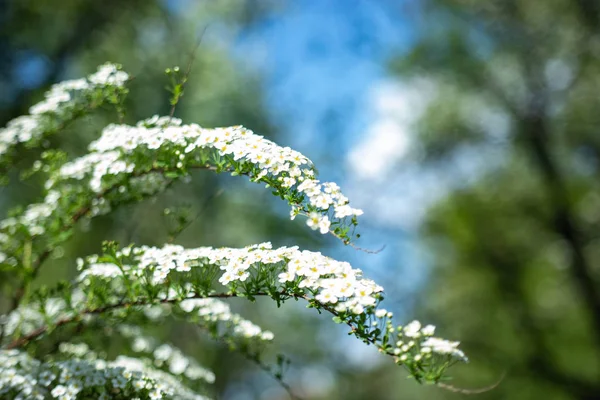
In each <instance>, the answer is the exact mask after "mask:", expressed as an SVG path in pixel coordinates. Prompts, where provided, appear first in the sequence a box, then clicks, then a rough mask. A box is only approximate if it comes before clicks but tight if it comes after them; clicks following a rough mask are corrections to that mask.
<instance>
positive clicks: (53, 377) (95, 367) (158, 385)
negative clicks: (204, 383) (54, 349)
mask: <svg viewBox="0 0 600 400" xmlns="http://www.w3.org/2000/svg"><path fill="white" fill-rule="evenodd" d="M82 356H83V355H82ZM0 396H2V398H15V399H31V400H45V399H48V398H52V399H59V400H71V399H76V398H94V399H99V400H108V399H123V400H125V399H133V398H139V399H150V400H158V399H167V398H169V399H185V400H208V398H207V397H205V396H203V395H201V394H198V393H195V392H193V391H191V390H190V389H189V388H187V387H185V386H184V385H183V384H182V383H181V382H180V381H179V380H177V379H176V378H174V377H173V376H172V375H171V374H168V373H166V372H163V371H161V370H158V369H156V368H155V367H153V366H152V365H150V364H149V363H147V362H144V361H143V360H140V359H136V358H131V357H124V356H119V357H118V358H117V359H116V360H114V361H106V360H104V359H102V358H99V357H98V356H97V355H96V354H95V353H90V352H89V351H88V352H86V354H85V358H81V357H74V356H71V357H69V358H67V359H64V360H61V359H57V360H51V361H45V362H42V361H39V360H36V359H34V358H32V357H30V356H29V355H28V354H27V353H25V352H22V351H19V350H0Z"/></svg>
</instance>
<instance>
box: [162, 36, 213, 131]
mask: <svg viewBox="0 0 600 400" xmlns="http://www.w3.org/2000/svg"><path fill="white" fill-rule="evenodd" d="M207 28H208V25H207V26H205V27H204V29H203V30H202V33H201V34H200V37H199V38H198V40H197V41H196V45H195V46H194V49H193V50H192V53H191V54H190V61H189V62H188V64H187V67H186V70H185V73H184V75H183V80H182V82H181V95H180V96H179V97H181V96H182V95H183V89H184V88H185V84H186V83H187V80H188V78H189V76H190V74H191V72H192V65H193V64H194V61H195V60H196V53H197V51H198V49H199V48H200V44H201V43H202V38H204V33H205V32H206V29H207ZM178 103H179V99H177V101H176V102H175V104H173V105H172V106H171V111H170V112H169V121H171V119H173V116H174V115H175V108H177V104H178Z"/></svg>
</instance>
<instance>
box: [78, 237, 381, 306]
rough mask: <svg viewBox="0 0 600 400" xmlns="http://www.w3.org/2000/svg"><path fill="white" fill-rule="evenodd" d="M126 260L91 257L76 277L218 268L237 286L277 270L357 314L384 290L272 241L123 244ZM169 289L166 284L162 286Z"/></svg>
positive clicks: (343, 267) (158, 276)
mask: <svg viewBox="0 0 600 400" xmlns="http://www.w3.org/2000/svg"><path fill="white" fill-rule="evenodd" d="M117 257H119V258H122V257H123V258H127V257H129V258H130V259H127V260H126V261H124V262H125V264H124V265H115V264H113V263H106V262H98V257H97V256H91V257H89V258H88V259H87V262H80V268H81V269H82V272H81V274H80V276H79V278H78V279H79V281H81V282H83V283H84V284H85V283H86V282H89V281H90V278H92V277H95V278H101V279H110V280H113V279H115V278H119V277H121V278H123V273H124V272H125V273H126V274H127V275H128V276H129V277H130V278H136V279H140V278H141V277H145V276H148V275H149V276H150V277H151V283H152V285H154V286H159V285H161V284H163V283H165V282H166V280H167V278H168V277H169V274H170V273H171V272H189V271H190V270H191V269H192V268H210V267H218V268H219V269H220V270H222V271H223V273H222V274H221V276H220V277H219V279H218V281H219V282H220V283H221V284H223V285H230V286H234V287H237V286H240V285H243V284H244V283H245V282H246V281H247V280H249V278H250V277H252V278H253V279H256V278H258V277H259V275H260V274H261V271H264V270H269V271H271V272H272V273H275V272H273V271H276V273H277V279H278V281H279V283H280V284H281V285H282V287H289V288H298V289H300V290H302V289H305V290H306V291H308V292H310V293H312V294H314V296H315V299H316V300H317V301H319V302H321V303H323V304H327V305H331V306H333V307H335V309H336V310H337V311H338V312H346V311H351V312H352V313H354V314H361V313H363V312H364V310H365V307H373V306H375V305H376V303H377V301H378V299H379V297H380V295H379V294H380V293H381V292H382V291H383V288H382V287H381V286H379V285H377V284H376V283H375V282H373V281H372V280H370V279H365V278H363V277H362V271H361V270H359V269H353V268H352V266H351V265H350V264H349V263H347V262H340V261H336V260H334V259H331V258H329V257H326V256H323V255H322V254H321V253H318V252H311V251H307V250H304V251H301V250H299V249H298V247H281V248H278V249H272V245H271V243H261V244H258V245H252V246H248V247H245V248H241V249H235V248H217V249H215V248H212V247H199V248H195V249H185V248H183V247H182V246H178V245H166V246H164V247H163V248H157V247H148V246H141V247H134V248H133V249H131V248H126V249H124V250H123V251H120V252H118V253H117ZM164 287H165V288H166V287H167V286H166V285H165V286H164Z"/></svg>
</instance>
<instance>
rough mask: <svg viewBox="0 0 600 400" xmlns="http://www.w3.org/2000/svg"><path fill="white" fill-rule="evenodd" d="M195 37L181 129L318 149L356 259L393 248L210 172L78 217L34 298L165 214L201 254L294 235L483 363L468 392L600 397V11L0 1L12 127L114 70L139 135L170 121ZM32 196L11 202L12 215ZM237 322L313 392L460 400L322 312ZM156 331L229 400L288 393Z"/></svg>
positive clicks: (73, 149) (559, 5)
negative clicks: (304, 216) (315, 227)
mask: <svg viewBox="0 0 600 400" xmlns="http://www.w3.org/2000/svg"><path fill="white" fill-rule="evenodd" d="M202 32H204V35H203V36H202V41H201V44H200V47H199V48H198V51H197V57H196V60H195V62H194V64H193V68H192V72H191V75H190V80H189V83H188V86H187V88H186V93H185V96H184V98H183V100H182V103H181V104H180V105H179V106H178V107H177V111H176V115H177V116H178V117H180V118H182V119H183V120H184V121H186V122H196V123H199V124H201V125H203V126H208V127H212V126H227V125H237V124H243V125H245V126H247V127H249V128H251V129H253V130H254V131H255V132H256V133H259V134H262V135H265V136H266V137H268V138H270V139H273V140H276V141H277V142H278V143H280V144H282V145H288V146H291V147H293V148H295V149H298V150H299V151H301V152H302V153H304V154H306V155H307V156H308V157H310V158H311V159H313V161H315V163H316V165H317V166H318V167H319V170H320V173H321V177H322V178H323V179H326V180H333V181H336V182H338V183H339V184H340V185H341V187H342V189H343V190H344V191H345V192H347V194H348V196H349V197H350V199H351V200H352V201H353V204H354V205H355V206H357V207H360V208H363V209H364V210H365V215H364V216H363V217H362V220H361V232H362V234H363V238H362V239H361V240H360V243H359V244H360V245H361V246H362V247H366V248H371V249H377V248H380V247H382V246H385V249H384V250H383V251H381V252H380V253H377V254H367V253H364V252H360V251H357V250H354V249H351V248H349V247H344V246H343V245H342V244H341V243H339V242H337V241H335V240H331V239H330V238H327V237H321V236H320V235H318V234H315V233H313V232H311V231H310V230H308V229H306V227H305V226H303V221H289V219H288V213H287V209H286V207H285V205H282V204H280V203H279V202H278V201H277V199H275V198H271V197H272V196H270V194H269V193H268V191H265V190H262V189H261V188H260V187H255V186H253V185H252V184H247V183H246V182H245V181H243V180H240V179H239V178H237V179H236V178H232V177H227V176H212V175H210V174H208V175H207V174H203V173H199V174H197V175H194V177H193V180H192V182H191V183H190V184H187V185H184V184H180V185H178V186H175V187H173V188H172V189H170V190H169V191H168V192H167V193H165V194H163V195H160V196H158V197H157V198H154V199H151V200H148V201H145V202H143V203H141V204H136V205H133V206H128V207H126V208H122V209H120V210H119V211H117V212H115V213H113V214H111V215H110V216H105V217H101V218H98V219H95V220H93V221H92V222H91V223H87V224H82V225H81V226H80V227H79V228H78V229H79V232H80V234H78V235H75V236H74V237H73V239H71V240H70V242H69V243H68V245H67V246H65V247H64V249H63V251H62V254H60V253H61V252H59V255H62V256H63V257H61V258H56V259H54V260H52V262H51V263H49V265H48V266H47V267H46V269H45V275H44V276H43V277H42V278H41V279H40V283H46V284H50V283H52V282H54V281H56V280H57V279H62V278H68V277H70V276H72V274H73V272H74V263H73V259H74V257H77V256H83V255H86V254H90V253H94V252H98V251H100V242H101V241H102V240H105V239H115V240H118V241H119V242H121V243H123V244H127V243H130V242H135V243H138V244H148V245H160V244H162V243H164V241H165V240H166V239H167V237H168V230H169V227H170V226H171V224H172V221H170V220H169V217H168V216H167V217H165V216H164V215H163V214H164V213H163V210H164V209H165V208H166V207H170V208H172V209H173V210H174V211H176V212H183V211H180V210H187V211H188V212H190V213H193V215H194V216H195V217H194V218H195V219H194V223H193V224H191V225H190V226H189V227H188V228H187V229H186V230H185V231H184V232H183V234H182V235H180V236H179V237H178V238H177V243H180V244H183V245H186V246H200V245H215V246H244V245H247V244H251V243H255V242H259V241H267V240H270V241H272V242H273V243H274V245H285V244H291V243H297V244H299V245H301V246H303V247H304V248H307V249H311V250H318V251H322V252H324V253H326V254H327V255H331V256H334V257H337V258H339V259H344V260H348V261H350V262H352V263H353V265H355V266H356V267H360V268H362V269H363V270H365V272H366V274H367V275H369V276H370V277H372V278H374V279H375V280H376V281H378V282H380V283H382V284H383V285H384V286H385V288H386V293H387V299H386V301H387V302H389V303H390V305H389V307H388V308H389V309H391V310H393V311H394V312H395V314H396V315H397V317H399V318H400V319H402V320H405V321H407V322H408V321H409V320H411V319H412V318H415V317H417V318H420V319H422V320H424V321H426V322H431V323H433V324H435V325H437V326H438V327H439V328H438V329H439V332H440V333H441V334H443V335H444V336H445V337H449V338H456V339H459V340H461V342H462V346H463V348H464V350H465V351H466V352H467V354H468V355H469V356H470V358H471V362H470V363H469V364H466V365H464V366H460V367H457V368H454V370H453V375H454V377H455V379H454V381H453V384H454V385H456V386H459V387H465V388H473V387H481V386H486V385H489V384H491V383H494V382H496V381H498V380H499V379H501V378H502V380H501V383H500V384H499V386H498V387H496V388H495V389H493V390H490V391H488V392H486V393H483V394H480V395H477V396H476V398H480V399H482V400H483V399H485V400H488V399H514V400H517V399H548V400H570V399H596V398H600V283H599V282H600V266H599V263H600V234H599V233H600V2H599V1H597V0H543V1H542V0H539V1H535V0H487V1H478V0H337V1H333V0H321V1H309V0H297V1H293V0H289V1H285V0H127V1H124V0H104V1H91V0H0V125H2V126H3V125H5V124H6V122H7V121H8V120H10V119H11V118H14V117H16V116H18V115H21V114H23V113H25V112H26V111H27V109H28V107H29V106H30V105H31V104H32V103H34V102H36V101H38V100H40V99H41V97H42V95H43V92H44V91H45V90H46V89H48V87H49V85H51V84H52V83H54V82H57V81H60V80H63V79H67V78H75V77H80V76H84V75H87V74H89V73H91V72H93V71H94V70H95V67H96V66H97V65H99V64H101V63H103V62H105V61H114V62H119V63H121V64H123V66H124V69H125V70H126V71H128V72H129V73H131V74H132V75H133V76H135V80H134V81H133V82H132V84H131V94H130V96H129V99H128V102H127V118H126V119H127V122H129V123H134V122H135V121H137V120H139V119H142V118H146V117H149V116H151V115H153V114H167V113H168V112H169V104H168V93H167V92H166V91H165V89H164V87H165V85H166V84H167V78H166V77H165V75H164V70H165V68H167V67H173V66H175V65H180V66H185V65H186V64H187V62H188V60H189V58H190V53H191V52H192V51H193V49H194V47H195V45H196V42H197V40H198V38H199V37H200V36H201V33H202ZM112 121H114V115H113V114H111V113H102V112H100V113H97V114H95V115H94V116H92V117H87V118H86V119H84V120H82V121H80V122H78V123H77V124H75V125H74V126H72V127H71V128H69V129H68V130H66V131H64V132H62V133H60V134H59V135H58V136H56V137H55V138H53V139H52V142H51V143H50V144H51V145H53V146H56V147H59V148H61V149H63V150H65V151H67V152H68V153H69V154H70V155H71V156H73V157H75V156H78V155H81V154H83V153H84V152H85V146H86V145H87V143H89V142H90V141H91V140H93V138H94V137H95V136H96V135H98V132H99V131H100V129H101V128H102V126H104V125H105V124H106V123H108V122H112ZM35 157H36V154H35V152H31V153H26V154H23V155H22V157H20V161H19V163H18V165H17V168H16V169H14V171H13V172H12V174H14V175H15V177H16V176H17V174H18V172H19V169H20V168H25V167H26V166H27V165H29V164H30V162H31V160H33V159H34V158H35ZM39 183H40V182H36V181H35V180H33V181H31V180H30V181H27V182H18V180H16V179H13V180H12V183H11V184H10V185H9V186H7V187H2V188H0V210H1V214H2V215H1V217H4V216H5V215H6V213H7V211H8V210H9V208H10V207H12V206H15V205H19V204H27V203H28V202H31V201H34V200H36V199H37V198H39V196H40V187H39ZM3 290H4V289H3ZM5 306H6V304H5V303H3V302H2V300H0V309H2V308H3V307H5ZM232 307H234V308H235V309H236V310H237V311H239V312H241V313H242V314H243V315H244V316H246V317H249V318H250V319H253V320H254V321H256V322H258V323H259V324H260V325H261V326H263V327H264V328H267V329H270V330H272V331H273V332H275V334H276V340H275V346H274V347H276V348H277V350H279V351H281V352H283V353H285V354H286V355H288V356H289V357H290V358H291V360H292V364H291V367H290V370H289V371H288V373H287V375H286V377H285V379H286V380H287V381H288V382H289V383H290V385H291V386H292V387H293V388H294V390H295V391H296V392H297V393H298V394H300V395H302V396H303V397H304V398H306V399H332V400H336V399H344V400H354V399H357V400H358V399H382V400H385V399H390V400H391V399H434V400H437V399H458V398H461V397H464V395H461V394H456V393H452V392H449V391H445V390H441V389H439V388H436V387H420V386H419V385H418V384H416V383H415V382H412V381H409V380H406V379H405V374H404V373H403V372H402V370H401V369H400V368H398V367H396V366H395V365H394V364H393V363H392V362H391V360H389V359H388V358H386V357H382V356H379V354H378V353H377V352H376V350H375V349H373V348H368V347H366V346H364V345H362V344H361V343H359V342H358V341H357V340H355V339H353V338H351V337H348V336H347V335H346V332H345V330H344V329H343V328H341V327H339V326H337V325H335V324H332V323H331V321H330V318H329V317H328V316H319V315H313V313H310V312H309V311H310V310H305V309H304V308H303V307H302V306H297V305H294V304H288V305H286V306H285V307H284V308H282V309H276V308H275V307H274V306H273V305H271V304H270V303H268V302H259V303H258V304H252V305H248V304H243V302H242V301H237V302H236V301H232ZM154 333H155V334H156V335H157V336H160V337H162V338H164V339H168V340H171V341H173V342H175V343H177V344H179V345H180V346H181V347H183V348H185V349H187V350H188V351H190V352H191V353H193V354H194V355H195V356H197V357H198V358H199V359H200V360H202V361H203V363H204V364H205V365H207V366H209V367H210V368H212V369H213V370H214V371H215V372H216V375H217V382H216V384H215V387H214V390H213V396H214V397H215V398H218V399H224V400H251V399H264V400H278V399H287V397H286V394H285V392H284V391H283V390H282V389H281V388H279V387H278V386H277V383H276V382H275V381H273V380H272V379H271V378H270V377H269V376H268V375H266V374H265V373H264V372H262V371H260V370H259V369H257V368H256V367H255V366H254V365H253V364H251V363H249V362H247V361H245V360H244V359H243V358H242V357H240V356H238V355H235V354H230V353H229V352H228V351H227V350H226V349H224V348H221V347H219V346H218V345H215V344H214V343H211V342H210V341H209V340H208V339H205V338H202V337H200V338H199V337H198V336H197V332H196V331H195V330H194V329H193V327H189V326H185V325H179V324H172V325H171V324H170V325H168V326H159V327H156V328H155V332H154ZM112 351H113V352H118V351H119V350H118V347H115V348H114V349H112Z"/></svg>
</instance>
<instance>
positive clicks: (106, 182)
mask: <svg viewBox="0 0 600 400" xmlns="http://www.w3.org/2000/svg"><path fill="white" fill-rule="evenodd" d="M89 150H90V153H89V154H88V155H86V156H84V157H81V158H79V159H77V160H74V161H72V162H70V163H67V164H65V165H64V166H63V167H62V168H61V169H60V170H59V171H58V174H57V175H56V176H54V177H53V178H52V179H51V180H49V181H48V184H47V188H54V187H56V186H57V184H59V183H60V182H63V181H64V180H68V179H77V180H81V179H84V178H88V179H89V187H90V189H91V190H92V191H93V192H94V193H102V192H103V191H104V190H106V189H107V188H108V187H110V185H114V184H115V182H116V181H118V182H123V183H122V184H123V185H125V183H124V182H125V181H124V180H119V179H118V178H116V177H118V176H119V175H125V176H127V177H128V178H131V177H132V175H133V177H137V176H138V175H140V174H142V173H147V172H157V171H160V172H163V173H165V174H167V175H173V174H175V175H173V176H176V175H177V174H185V171H186V170H187V169H191V168H209V169H215V170H217V171H219V172H220V171H229V172H232V173H233V174H236V175H238V174H245V175H249V176H250V177H251V179H252V180H253V181H257V182H264V183H266V184H267V185H269V186H271V187H273V188H274V189H275V191H276V194H277V195H279V196H281V197H282V198H284V199H286V200H287V201H288V202H289V203H290V205H291V207H292V211H291V217H292V218H294V217H295V216H296V215H298V214H304V215H307V216H309V219H308V221H307V224H308V225H309V226H310V227H311V228H312V229H319V230H320V231H321V233H328V232H329V231H330V227H331V225H332V223H333V224H334V225H335V226H336V227H338V229H339V231H334V232H335V233H336V234H339V235H341V236H346V235H347V232H348V228H347V226H345V224H344V223H343V222H344V220H345V219H346V218H348V217H349V218H351V220H352V221H354V224H355V221H356V220H355V217H356V216H359V215H361V214H362V211H361V210H359V209H355V208H352V207H351V206H350V205H349V200H348V198H347V197H346V196H344V195H343V194H342V193H341V191H340V188H339V187H338V185H336V184H335V183H332V182H325V183H321V182H320V181H319V180H317V179H315V170H314V167H313V166H312V162H311V161H310V160H309V159H308V158H306V157H305V156H304V155H302V154H300V153H299V152H297V151H295V150H292V149H291V148H289V147H280V146H278V145H277V144H275V143H273V142H272V141H270V140H267V139H265V138H264V137H262V136H259V135H256V134H254V133H252V131H250V130H248V129H245V128H243V127H241V126H233V127H228V128H215V129H207V128H202V127H200V126H199V125H196V124H190V125H182V124H181V120H179V119H177V118H168V117H158V116H155V117H153V118H150V119H148V120H145V121H140V122H139V123H138V124H137V126H128V125H109V126H107V127H106V128H105V129H104V131H103V132H102V136H101V137H100V138H99V139H98V140H96V141H95V142H93V143H91V144H90V146H89ZM149 154H152V157H147V156H148V155H149ZM145 156H146V157H145ZM157 160H158V162H157ZM148 184H149V185H150V188H152V185H151V183H150V182H148ZM155 184H156V185H163V184H164V181H160V180H159V181H158V182H156V183H155ZM125 189H126V187H125V186H123V190H125ZM129 189H130V188H129ZM145 190H146V191H147V192H149V193H152V192H155V191H158V190H159V189H154V190H153V189H148V188H147V189H145ZM346 225H347V224H346ZM344 229H346V230H344Z"/></svg>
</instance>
